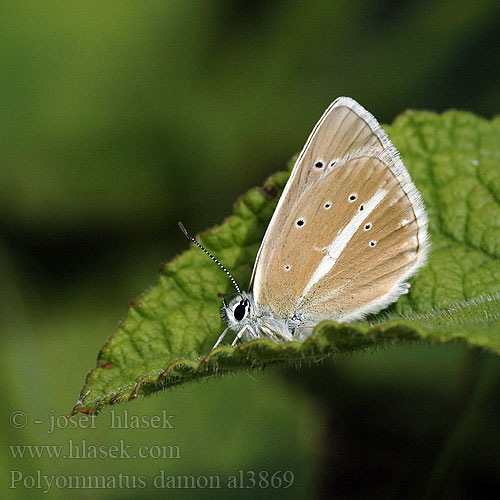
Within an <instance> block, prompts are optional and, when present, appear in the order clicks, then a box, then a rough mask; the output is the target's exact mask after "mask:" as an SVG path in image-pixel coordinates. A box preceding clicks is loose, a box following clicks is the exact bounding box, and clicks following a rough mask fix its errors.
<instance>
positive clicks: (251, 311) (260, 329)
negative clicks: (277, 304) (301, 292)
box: [221, 292, 301, 342]
mask: <svg viewBox="0 0 500 500" xmlns="http://www.w3.org/2000/svg"><path fill="white" fill-rule="evenodd" d="M221 316H222V319H223V320H224V321H225V322H226V323H227V326H228V327H229V328H230V329H231V330H233V331H234V332H236V333H237V334H240V336H241V337H242V338H243V339H245V340H247V341H248V340H253V339H256V338H261V337H267V338H271V339H273V340H275V341H277V342H283V341H288V340H298V339H297V338H296V336H297V333H298V326H299V325H300V323H301V320H300V318H298V317H286V318H279V317H276V315H275V314H274V313H273V312H272V311H271V310H268V309H266V308H263V307H262V306H258V305H257V304H256V303H255V301H254V298H253V295H252V294H251V293H247V292H242V293H241V294H239V295H237V296H236V297H235V298H234V299H233V300H232V301H231V302H230V303H229V304H228V305H223V306H222V307H221Z"/></svg>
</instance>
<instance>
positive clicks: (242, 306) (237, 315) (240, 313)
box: [233, 300, 248, 321]
mask: <svg viewBox="0 0 500 500" xmlns="http://www.w3.org/2000/svg"><path fill="white" fill-rule="evenodd" d="M247 304H248V301H246V300H245V301H243V300H242V301H241V302H240V303H239V304H238V305H237V306H236V307H235V308H234V311H233V314H234V319H235V320H236V321H241V320H242V319H243V318H244V317H245V314H246V312H247Z"/></svg>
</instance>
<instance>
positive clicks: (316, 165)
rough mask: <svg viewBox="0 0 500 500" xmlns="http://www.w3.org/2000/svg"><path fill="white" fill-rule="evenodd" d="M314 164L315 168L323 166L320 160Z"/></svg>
mask: <svg viewBox="0 0 500 500" xmlns="http://www.w3.org/2000/svg"><path fill="white" fill-rule="evenodd" d="M314 166H315V167H316V168H323V162H322V161H317V162H316V163H315V164H314Z"/></svg>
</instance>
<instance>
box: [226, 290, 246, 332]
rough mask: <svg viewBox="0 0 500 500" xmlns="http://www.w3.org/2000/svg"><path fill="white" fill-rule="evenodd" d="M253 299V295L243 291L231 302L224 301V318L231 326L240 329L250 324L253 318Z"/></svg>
mask: <svg viewBox="0 0 500 500" xmlns="http://www.w3.org/2000/svg"><path fill="white" fill-rule="evenodd" d="M252 305H253V300H252V297H251V296H250V295H249V294H247V293H245V292H242V293H240V294H238V295H237V296H236V297H235V298H234V299H233V300H232V301H231V302H230V303H229V304H226V301H224V302H223V306H222V307H221V308H220V314H221V317H222V319H223V320H224V321H225V322H226V323H227V325H228V326H229V328H231V329H232V328H236V329H239V328H240V327H242V326H244V325H246V324H248V323H249V322H250V318H251V314H250V313H251V312H252V309H253V307H252Z"/></svg>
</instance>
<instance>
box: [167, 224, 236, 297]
mask: <svg viewBox="0 0 500 500" xmlns="http://www.w3.org/2000/svg"><path fill="white" fill-rule="evenodd" d="M177 224H179V227H180V228H181V231H182V232H183V233H184V236H185V237H186V238H187V239H188V240H190V241H192V242H193V243H194V244H195V245H196V246H198V247H200V248H201V249H202V250H203V251H204V252H205V253H206V254H207V255H208V256H209V257H210V258H211V259H212V260H213V261H214V262H215V263H216V264H217V265H218V266H219V267H220V268H221V269H222V270H223V271H224V272H225V273H226V274H227V275H228V276H229V279H230V280H231V283H232V284H233V285H234V288H236V291H237V292H238V293H241V290H240V287H239V286H238V284H237V283H236V280H235V279H234V278H233V277H232V275H231V273H230V272H229V271H228V270H227V269H226V268H225V267H224V266H223V265H222V264H221V263H220V262H219V261H218V260H217V259H216V258H215V257H214V256H213V255H212V254H211V253H210V252H209V251H208V250H207V249H206V248H205V247H204V246H203V245H202V244H201V243H198V241H196V239H195V238H193V236H191V235H190V234H189V233H188V232H187V229H186V228H185V227H184V224H183V223H182V222H181V221H178V222H177Z"/></svg>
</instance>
